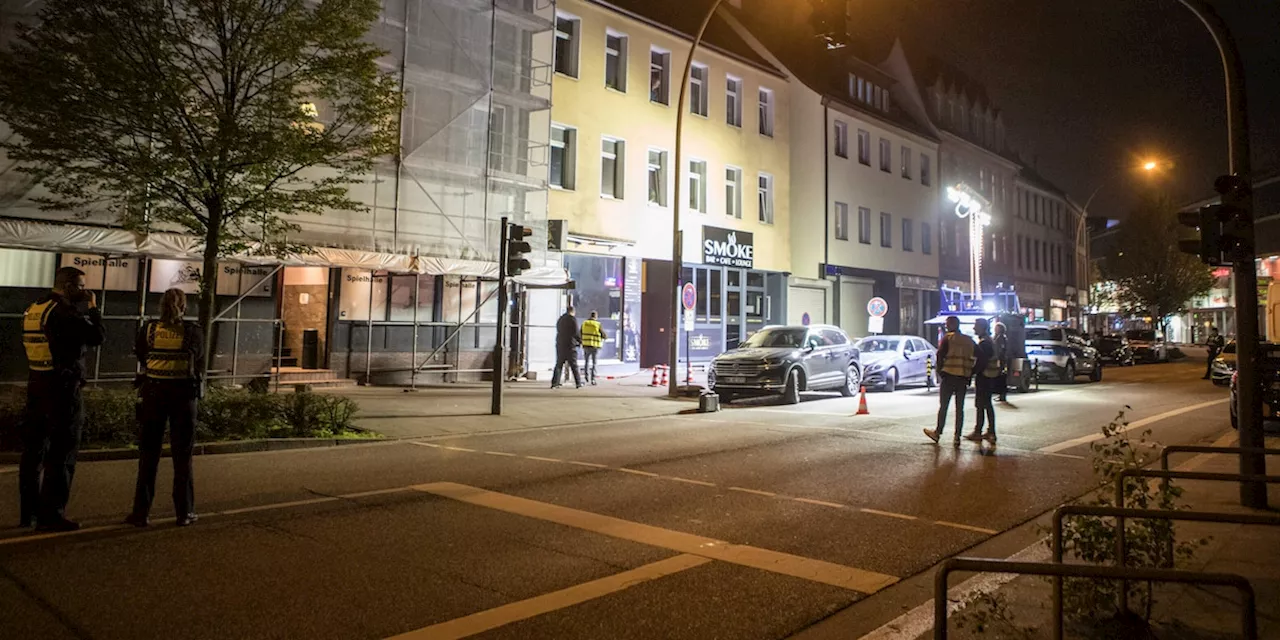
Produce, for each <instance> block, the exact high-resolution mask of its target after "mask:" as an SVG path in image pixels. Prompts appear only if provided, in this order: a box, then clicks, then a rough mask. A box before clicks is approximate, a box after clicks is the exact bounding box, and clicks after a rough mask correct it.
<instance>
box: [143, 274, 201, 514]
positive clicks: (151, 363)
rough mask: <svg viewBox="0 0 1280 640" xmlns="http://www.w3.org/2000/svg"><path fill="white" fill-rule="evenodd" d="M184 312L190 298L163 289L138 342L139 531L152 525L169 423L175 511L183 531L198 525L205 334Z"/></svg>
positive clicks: (181, 293) (178, 290)
mask: <svg viewBox="0 0 1280 640" xmlns="http://www.w3.org/2000/svg"><path fill="white" fill-rule="evenodd" d="M186 311H187V295H186V294H185V293H183V291H182V290H181V289H169V290H168V291H165V292H164V296H163V297H162V298H161V299H160V319H159V320H153V321H150V322H147V323H146V324H144V325H143V326H142V328H141V329H140V330H139V331H138V337H137V340H136V342H135V343H134V352H135V353H136V354H137V356H138V363H139V364H140V365H141V366H142V368H143V374H142V376H141V382H142V386H141V388H140V393H141V394H142V410H141V421H142V433H141V436H140V437H139V439H138V440H139V441H138V483H137V487H136V489H135V491H134V494H133V511H132V512H130V514H129V517H128V518H126V519H125V522H127V523H129V524H132V525H134V526H138V527H145V526H147V524H148V522H149V520H148V516H149V514H150V513H151V503H152V501H153V500H154V499H155V495H156V469H157V468H158V467H159V466H160V450H161V446H162V444H163V442H164V429H165V424H166V423H167V424H168V426H169V449H170V453H171V455H172V457H173V508H174V513H175V514H176V516H177V522H178V526H179V527H185V526H187V525H189V524H191V523H193V522H195V521H196V513H195V482H194V480H193V478H192V475H191V452H192V447H194V445H195V438H196V401H197V400H198V399H199V398H200V387H201V382H202V378H203V377H204V370H205V366H204V334H203V332H201V331H200V327H199V326H197V325H196V324H195V323H192V322H185V321H183V319H182V318H183V316H184V315H186Z"/></svg>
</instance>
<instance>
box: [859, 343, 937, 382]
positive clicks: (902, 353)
mask: <svg viewBox="0 0 1280 640" xmlns="http://www.w3.org/2000/svg"><path fill="white" fill-rule="evenodd" d="M856 346H857V347H858V353H859V354H860V355H861V356H862V369H863V375H862V379H863V383H864V384H866V385H867V386H868V387H876V388H880V389H883V390H885V391H893V390H894V389H897V388H898V386H899V385H904V384H926V383H928V382H930V377H931V376H932V379H933V381H937V375H938V373H937V371H936V369H937V368H938V350H937V349H935V348H934V347H933V345H931V344H929V343H928V342H925V341H924V339H923V338H918V337H916V336H871V337H868V338H863V339H861V340H859V341H858V343H857V345H856Z"/></svg>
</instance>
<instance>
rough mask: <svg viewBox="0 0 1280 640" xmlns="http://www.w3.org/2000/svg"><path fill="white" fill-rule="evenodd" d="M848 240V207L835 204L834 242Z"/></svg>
mask: <svg viewBox="0 0 1280 640" xmlns="http://www.w3.org/2000/svg"><path fill="white" fill-rule="evenodd" d="M848 239H849V205H847V204H845V203H843V202H837V203H836V240H848Z"/></svg>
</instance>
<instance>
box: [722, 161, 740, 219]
mask: <svg viewBox="0 0 1280 640" xmlns="http://www.w3.org/2000/svg"><path fill="white" fill-rule="evenodd" d="M724 213H725V215H727V216H730V217H734V218H742V169H739V168H737V167H726V168H725V170H724Z"/></svg>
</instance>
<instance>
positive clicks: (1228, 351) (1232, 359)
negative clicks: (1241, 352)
mask: <svg viewBox="0 0 1280 640" xmlns="http://www.w3.org/2000/svg"><path fill="white" fill-rule="evenodd" d="M1235 372H1236V341H1235V340H1232V341H1231V342H1228V343H1227V344H1226V345H1224V346H1223V347H1222V353H1219V354H1218V357H1216V358H1214V359H1213V362H1212V363H1211V364H1210V365H1209V379H1210V380H1212V381H1213V383H1214V384H1216V385H1218V386H1219V387H1225V386H1227V385H1229V384H1231V376H1232V375H1233V374H1235Z"/></svg>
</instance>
